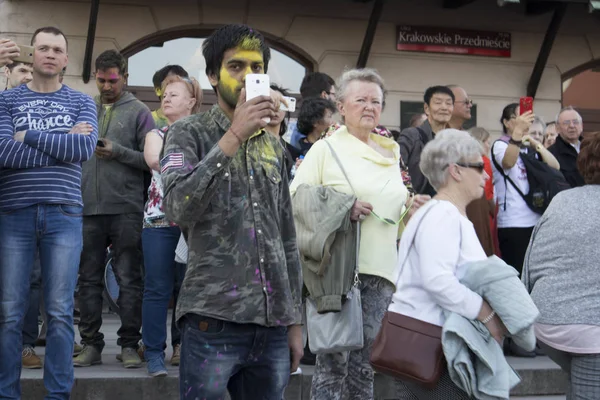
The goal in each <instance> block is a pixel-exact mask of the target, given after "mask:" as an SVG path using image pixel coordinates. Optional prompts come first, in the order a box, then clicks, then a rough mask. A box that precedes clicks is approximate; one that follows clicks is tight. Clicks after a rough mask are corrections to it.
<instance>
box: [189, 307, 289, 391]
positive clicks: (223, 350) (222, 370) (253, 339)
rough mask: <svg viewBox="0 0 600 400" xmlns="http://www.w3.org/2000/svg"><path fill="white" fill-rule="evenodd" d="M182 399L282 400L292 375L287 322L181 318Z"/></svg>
mask: <svg viewBox="0 0 600 400" xmlns="http://www.w3.org/2000/svg"><path fill="white" fill-rule="evenodd" d="M180 328H181V339H182V342H181V346H182V350H183V351H182V352H181V364H180V365H179V393H180V398H181V399H206V400H218V399H224V398H225V393H226V392H227V390H229V394H230V395H231V399H232V400H239V399H261V400H281V399H283V394H284V391H285V388H286V386H287V384H288V380H289V377H290V350H289V347H288V339H287V327H284V326H282V327H276V328H267V327H263V326H259V325H252V324H236V323H233V322H226V321H221V320H218V319H214V318H208V317H203V316H199V315H195V314H187V315H185V316H184V317H183V318H182V319H181V321H180Z"/></svg>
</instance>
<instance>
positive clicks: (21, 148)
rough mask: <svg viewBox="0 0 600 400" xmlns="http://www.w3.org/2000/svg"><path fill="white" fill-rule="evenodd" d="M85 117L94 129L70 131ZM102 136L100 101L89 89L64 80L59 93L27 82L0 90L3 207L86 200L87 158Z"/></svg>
mask: <svg viewBox="0 0 600 400" xmlns="http://www.w3.org/2000/svg"><path fill="white" fill-rule="evenodd" d="M84 122H85V123H88V124H90V125H91V126H92V127H93V131H92V132H91V134H89V135H81V134H68V133H69V131H70V130H71V128H72V127H73V126H74V125H76V124H79V123H84ZM20 131H26V134H25V139H24V142H18V141H16V140H14V135H15V133H17V132H20ZM97 140H98V120H97V114H96V105H95V104H94V101H93V100H92V98H91V97H90V96H88V95H86V94H83V93H81V92H78V91H76V90H73V89H71V88H69V87H68V86H64V85H63V86H62V88H61V89H60V90H58V91H56V92H53V93H37V92H33V91H31V90H30V89H29V88H28V87H27V85H21V86H19V87H17V88H15V89H11V90H7V91H4V92H2V93H0V168H2V170H1V171H0V211H2V212H7V211H12V210H16V209H22V208H26V207H29V206H32V205H35V204H70V205H79V206H81V205H83V200H82V198H81V163H82V162H83V161H86V160H88V159H89V158H90V157H91V156H92V154H93V153H94V149H95V148H96V142H97ZM25 181H26V182H27V184H23V182H25Z"/></svg>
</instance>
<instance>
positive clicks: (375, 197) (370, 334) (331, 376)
mask: <svg viewBox="0 0 600 400" xmlns="http://www.w3.org/2000/svg"><path fill="white" fill-rule="evenodd" d="M385 95H386V90H385V86H384V83H383V80H382V78H381V77H380V76H379V74H377V72H375V71H374V70H372V69H354V70H349V71H346V72H345V73H344V74H343V75H342V76H341V78H340V80H339V83H338V85H337V96H338V109H339V112H340V114H341V116H342V118H343V124H344V125H342V126H341V127H340V128H339V129H338V130H337V131H336V132H335V134H333V135H331V136H330V137H328V138H326V139H324V140H319V141H317V142H316V143H315V144H314V145H313V146H312V148H311V149H310V151H309V152H308V153H307V154H306V158H305V159H304V161H303V163H302V167H301V168H298V171H297V173H296V177H295V178H294V181H293V182H292V185H291V191H292V194H294V193H295V192H296V189H298V187H299V186H300V185H303V184H305V185H309V186H325V187H330V188H333V189H334V190H335V191H337V192H341V193H347V194H353V193H354V194H355V195H356V197H357V199H358V200H357V201H356V202H355V203H354V206H353V207H352V209H351V211H350V218H351V220H353V221H359V220H360V221H362V222H361V235H360V238H361V240H360V245H359V261H358V268H359V274H360V275H359V277H360V285H359V288H360V291H361V299H362V308H363V310H362V311H363V325H364V326H363V333H364V347H363V348H362V349H360V350H355V351H351V352H345V353H335V354H319V355H317V364H316V369H315V373H314V375H313V381H312V391H311V398H312V399H313V400H321V399H323V400H325V399H326V400H335V399H341V398H344V399H356V400H359V399H360V400H369V399H373V378H374V375H373V370H372V369H371V366H370V364H369V356H370V352H371V347H372V345H373V342H374V340H375V336H376V335H377V332H378V331H379V328H380V327H381V320H382V319H383V314H384V312H385V310H386V308H387V306H388V304H389V301H390V298H391V296H392V293H393V292H394V285H393V284H392V273H393V270H394V266H395V265H396V257H397V250H396V241H397V239H398V232H399V224H400V219H401V214H402V212H403V208H404V207H405V204H406V202H407V200H408V198H409V194H408V190H407V189H406V187H405V186H404V184H403V181H402V175H401V173H400V168H399V162H400V151H399V147H398V144H397V143H396V142H395V141H394V140H392V139H389V138H385V137H382V136H379V135H377V134H374V133H372V131H373V129H374V128H375V127H376V126H377V125H378V124H379V118H380V116H381V111H382V109H383V107H384V104H385ZM328 143H329V144H331V146H332V147H333V149H335V152H336V154H337V155H338V157H339V159H340V162H341V164H342V165H343V168H344V169H345V170H346V173H347V176H348V180H349V181H350V182H351V186H352V187H353V188H354V190H352V187H351V186H350V184H349V183H348V180H347V179H346V178H345V177H344V173H343V172H342V170H341V169H340V167H339V166H338V164H337V162H336V160H335V158H334V156H333V154H332V152H331V151H330V148H329V146H328ZM296 210H297V209H296ZM296 210H295V212H296ZM344 391H345V392H344Z"/></svg>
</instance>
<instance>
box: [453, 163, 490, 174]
mask: <svg viewBox="0 0 600 400" xmlns="http://www.w3.org/2000/svg"><path fill="white" fill-rule="evenodd" d="M454 164H456V165H458V166H459V167H463V168H472V169H476V170H477V171H478V172H479V173H480V174H482V173H483V171H484V166H485V164H484V163H483V161H482V162H477V163H454ZM449 166H450V164H446V165H445V166H444V168H442V171H443V170H445V169H446V168H448V167H449Z"/></svg>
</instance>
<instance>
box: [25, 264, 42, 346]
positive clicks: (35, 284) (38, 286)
mask: <svg viewBox="0 0 600 400" xmlns="http://www.w3.org/2000/svg"><path fill="white" fill-rule="evenodd" d="M41 294H42V267H41V266H40V258H39V256H37V255H36V257H35V263H34V264H33V269H32V271H31V284H30V285H29V306H28V308H27V314H25V321H24V322H23V346H24V347H25V346H28V347H31V348H34V347H35V342H36V340H37V338H38V336H39V325H38V316H39V315H40V296H41Z"/></svg>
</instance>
